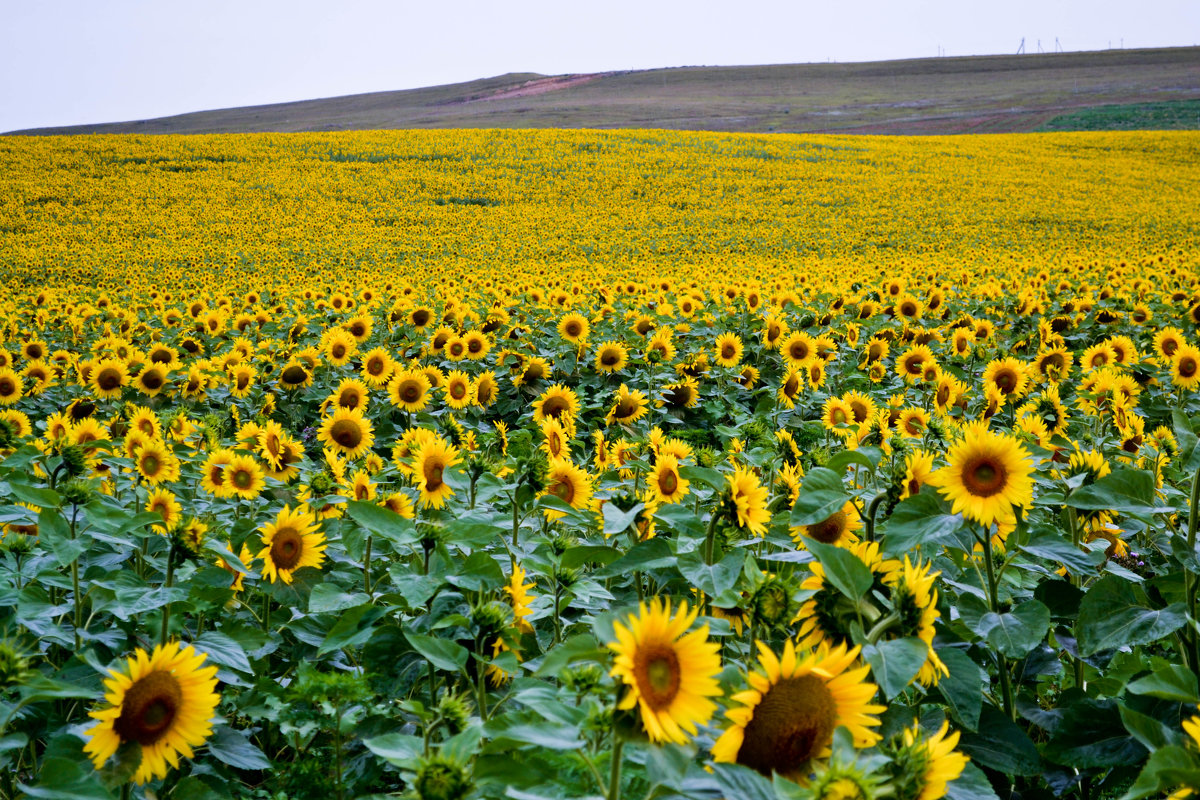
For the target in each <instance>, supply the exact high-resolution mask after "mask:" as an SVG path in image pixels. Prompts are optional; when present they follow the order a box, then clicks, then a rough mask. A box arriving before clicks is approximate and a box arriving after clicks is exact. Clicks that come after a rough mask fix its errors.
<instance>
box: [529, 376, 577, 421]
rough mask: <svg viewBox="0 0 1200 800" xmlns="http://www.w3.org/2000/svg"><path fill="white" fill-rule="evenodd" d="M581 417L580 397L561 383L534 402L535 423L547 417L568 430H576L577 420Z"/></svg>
mask: <svg viewBox="0 0 1200 800" xmlns="http://www.w3.org/2000/svg"><path fill="white" fill-rule="evenodd" d="M577 416H579V395H577V394H575V390H573V389H568V388H567V387H566V386H563V385H562V384H561V383H556V384H554V385H553V386H551V387H550V388H548V389H546V391H544V392H542V394H541V396H540V397H538V399H537V400H535V401H534V402H533V421H534V422H541V421H542V420H544V419H545V418H546V417H554V418H555V419H557V420H558V421H559V422H561V423H562V424H563V427H564V428H566V429H567V430H573V429H574V428H575V418H576V417H577Z"/></svg>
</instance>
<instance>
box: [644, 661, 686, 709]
mask: <svg viewBox="0 0 1200 800" xmlns="http://www.w3.org/2000/svg"><path fill="white" fill-rule="evenodd" d="M633 674H634V677H635V678H636V679H637V687H638V691H639V692H640V693H641V695H642V699H644V700H645V701H646V705H648V706H650V708H652V709H654V710H655V711H661V710H662V709H664V708H667V707H668V706H670V705H671V702H672V701H673V700H674V699H675V695H677V694H679V683H680V674H681V673H680V669H679V657H678V656H676V655H675V650H674V648H672V647H670V646H668V645H663V644H659V645H650V646H647V647H643V648H640V649H639V650H638V652H637V654H636V655H634V657H633Z"/></svg>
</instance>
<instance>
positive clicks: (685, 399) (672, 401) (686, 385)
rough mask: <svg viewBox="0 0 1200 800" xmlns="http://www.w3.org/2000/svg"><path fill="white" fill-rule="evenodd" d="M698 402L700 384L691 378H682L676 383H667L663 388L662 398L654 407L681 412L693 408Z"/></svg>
mask: <svg viewBox="0 0 1200 800" xmlns="http://www.w3.org/2000/svg"><path fill="white" fill-rule="evenodd" d="M699 400H700V384H698V383H696V379H695V378H692V377H687V378H684V379H683V380H681V381H679V382H678V383H668V384H667V385H666V386H664V387H663V390H662V398H661V399H660V400H658V401H657V403H656V405H658V406H666V407H667V408H671V409H675V410H682V409H685V408H694V407H695V405H696V403H697V402H698V401H699Z"/></svg>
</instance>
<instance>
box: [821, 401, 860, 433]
mask: <svg viewBox="0 0 1200 800" xmlns="http://www.w3.org/2000/svg"><path fill="white" fill-rule="evenodd" d="M853 422H854V409H852V408H851V407H850V404H849V403H847V402H846V401H844V400H842V399H841V398H840V397H830V398H828V399H827V400H826V401H825V405H824V406H822V408H821V424H822V425H823V426H824V428H825V430H827V431H831V432H833V433H836V434H839V435H840V434H844V433H846V432H847V431H848V430H849V427H850V425H851V424H852V423H853Z"/></svg>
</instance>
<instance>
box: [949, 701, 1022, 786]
mask: <svg viewBox="0 0 1200 800" xmlns="http://www.w3.org/2000/svg"><path fill="white" fill-rule="evenodd" d="M958 749H959V750H961V751H963V752H964V753H966V754H967V755H968V756H970V757H971V759H972V760H973V761H975V762H977V763H979V764H982V765H983V766H985V767H988V768H989V769H994V770H997V771H999V772H1004V773H1007V774H1009V775H1037V774H1038V773H1040V772H1041V771H1042V766H1041V762H1042V759H1041V756H1039V755H1038V750H1037V746H1036V745H1034V743H1033V742H1032V741H1031V740H1030V738H1029V737H1028V736H1027V735H1026V734H1025V732H1024V731H1023V730H1021V729H1020V728H1018V727H1017V725H1016V723H1014V722H1013V721H1012V720H1011V719H1009V718H1008V717H1007V716H1006V715H1005V714H1004V712H1003V711H1000V710H999V709H997V708H995V707H994V706H984V708H983V713H982V714H980V716H979V730H978V731H977V732H971V731H963V732H962V734H961V738H960V739H959V740H958Z"/></svg>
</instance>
